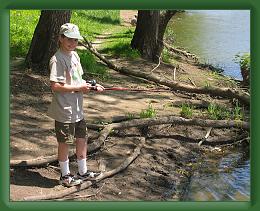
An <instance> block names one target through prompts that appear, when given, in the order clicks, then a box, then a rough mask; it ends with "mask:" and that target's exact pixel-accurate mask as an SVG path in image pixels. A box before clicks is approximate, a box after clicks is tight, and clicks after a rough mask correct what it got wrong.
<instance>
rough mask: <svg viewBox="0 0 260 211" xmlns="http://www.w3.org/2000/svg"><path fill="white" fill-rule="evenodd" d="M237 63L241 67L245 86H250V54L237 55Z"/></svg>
mask: <svg viewBox="0 0 260 211" xmlns="http://www.w3.org/2000/svg"><path fill="white" fill-rule="evenodd" d="M235 62H236V63H238V64H239V65H240V70H241V75H242V77H243V82H244V83H245V84H247V85H248V84H249V80H250V68H251V67H250V66H251V65H250V54H249V53H244V54H236V55H235Z"/></svg>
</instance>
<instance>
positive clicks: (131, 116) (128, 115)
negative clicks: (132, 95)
mask: <svg viewBox="0 0 260 211" xmlns="http://www.w3.org/2000/svg"><path fill="white" fill-rule="evenodd" d="M134 118H135V115H134V114H133V113H130V112H128V113H127V119H129V120H132V119H134Z"/></svg>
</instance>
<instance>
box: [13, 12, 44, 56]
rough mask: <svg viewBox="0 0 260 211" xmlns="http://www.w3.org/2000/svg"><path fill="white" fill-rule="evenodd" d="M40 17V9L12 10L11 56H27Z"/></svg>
mask: <svg viewBox="0 0 260 211" xmlns="http://www.w3.org/2000/svg"><path fill="white" fill-rule="evenodd" d="M39 17H40V11H39V10H10V54H11V57H25V56H26V54H27V52H28V50H29V47H30V43H31V40H32V37H33V33H34V29H35V27H36V25H37V23H38V20H39Z"/></svg>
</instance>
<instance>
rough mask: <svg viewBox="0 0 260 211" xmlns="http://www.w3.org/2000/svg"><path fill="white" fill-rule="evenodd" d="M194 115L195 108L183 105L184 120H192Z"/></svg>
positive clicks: (182, 114)
mask: <svg viewBox="0 0 260 211" xmlns="http://www.w3.org/2000/svg"><path fill="white" fill-rule="evenodd" d="M192 115H193V106H190V105H187V104H182V106H181V116H182V117H184V118H191V117H192Z"/></svg>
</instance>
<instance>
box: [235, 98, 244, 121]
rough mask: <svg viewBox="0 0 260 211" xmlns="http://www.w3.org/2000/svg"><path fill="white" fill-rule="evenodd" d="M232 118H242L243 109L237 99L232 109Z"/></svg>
mask: <svg viewBox="0 0 260 211" xmlns="http://www.w3.org/2000/svg"><path fill="white" fill-rule="evenodd" d="M233 118H234V119H235V120H243V119H244V112H243V109H242V108H241V107H240V105H239V103H238V101H236V106H235V108H234V110H233Z"/></svg>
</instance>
